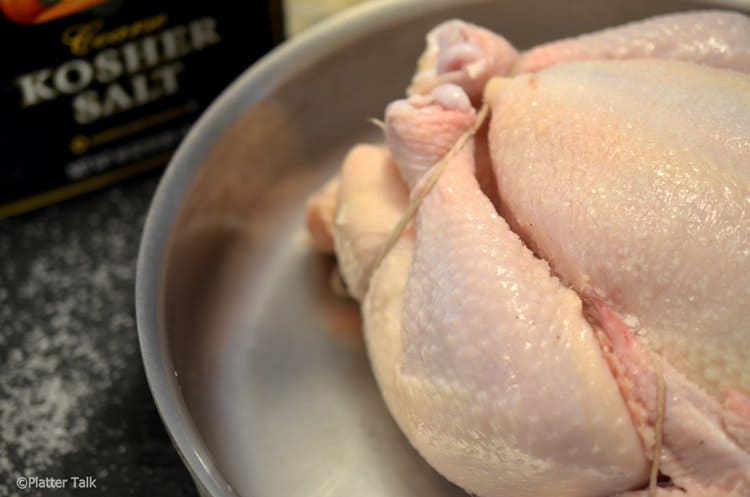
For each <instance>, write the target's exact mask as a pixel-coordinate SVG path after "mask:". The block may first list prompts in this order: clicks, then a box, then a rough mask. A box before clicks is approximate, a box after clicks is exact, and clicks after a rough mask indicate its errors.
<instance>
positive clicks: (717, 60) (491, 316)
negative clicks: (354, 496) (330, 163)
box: [307, 11, 750, 497]
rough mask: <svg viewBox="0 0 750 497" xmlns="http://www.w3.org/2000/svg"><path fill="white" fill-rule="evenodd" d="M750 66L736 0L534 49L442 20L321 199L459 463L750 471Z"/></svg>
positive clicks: (394, 348)
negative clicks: (381, 139) (381, 129)
mask: <svg viewBox="0 0 750 497" xmlns="http://www.w3.org/2000/svg"><path fill="white" fill-rule="evenodd" d="M748 73H750V19H748V18H747V17H744V16H742V15H740V14H736V13H731V12H722V11H708V12H690V13H682V14H673V15H667V16H662V17H657V18H653V19H649V20H645V21H641V22H639V23H633V24H629V25H625V26H622V27H618V28H613V29H608V30H604V31H601V32H598V33H593V34H588V35H584V36H581V37H578V38H575V39H570V40H563V41H558V42H553V43H549V44H546V45H543V46H540V47H536V48H533V49H531V50H529V51H526V52H524V53H518V52H517V51H516V50H515V49H514V48H513V47H512V46H511V44H510V43H509V42H508V41H506V40H505V39H503V38H502V37H500V36H499V35H496V34H494V33H492V32H490V31H487V30H485V29H482V28H480V27H477V26H473V25H470V24H467V23H464V22H461V21H449V22H446V23H444V24H442V25H440V26H438V27H436V28H435V29H434V30H433V31H432V32H430V33H429V34H428V36H427V48H426V50H425V52H424V54H423V55H422V57H421V58H420V60H419V63H418V66H417V72H416V74H415V76H414V78H413V81H412V84H411V86H410V87H409V90H408V94H409V97H408V98H407V99H403V100H398V101H395V102H392V103H391V104H390V105H389V106H388V107H387V109H386V111H385V142H386V143H385V144H384V145H358V146H356V147H354V148H353V149H352V151H351V152H350V153H349V155H348V157H347V158H346V159H345V161H344V164H343V166H342V169H341V172H340V174H338V175H337V177H335V178H333V179H332V180H331V181H330V182H329V183H328V184H327V185H326V186H325V187H323V188H322V189H321V190H320V191H319V192H318V193H317V194H316V195H314V196H313V197H312V198H311V199H310V201H309V203H308V212H307V216H308V225H309V229H310V232H311V234H312V237H313V240H314V242H315V245H316V246H317V247H318V249H319V250H321V251H323V252H334V253H335V254H336V257H337V259H338V264H339V270H340V273H341V275H342V276H343V279H344V281H345V283H346V285H347V288H348V290H349V292H350V293H351V294H352V296H353V297H354V298H356V299H357V300H358V301H359V302H360V303H361V305H362V314H363V319H364V328H365V329H364V331H365V339H366V343H367V349H368V354H369V356H370V360H371V363H372V367H373V370H374V373H375V376H376V379H377V381H378V385H379V387H380V389H381V392H382V394H383V397H384V399H385V401H386V403H387V405H388V408H389V410H390V412H391V413H392V415H393V417H394V418H395V419H396V421H397V423H398V424H399V426H400V428H401V429H402V430H403V432H404V433H405V434H406V436H407V437H408V439H409V441H410V442H411V443H412V445H414V447H415V448H416V449H417V450H418V451H419V452H420V453H421V454H422V456H423V457H424V458H425V459H426V460H427V461H428V462H429V463H430V464H431V465H432V466H433V467H434V468H436V469H437V470H438V471H439V472H440V473H442V474H443V475H444V476H445V477H446V478H448V479H449V480H451V481H453V482H454V483H456V484H458V485H460V486H461V487H463V488H464V489H466V490H467V491H469V492H471V493H473V494H475V495H479V496H482V497H610V496H615V495H628V496H630V495H632V496H636V495H644V496H645V495H660V496H680V495H685V496H689V497H748V496H750V76H748ZM483 103H484V104H485V105H486V106H487V108H488V109H489V112H490V118H489V121H488V123H485V125H484V126H482V127H480V128H479V130H478V132H477V133H476V134H475V135H474V136H471V137H469V135H468V134H467V130H470V128H471V127H472V126H474V125H475V120H476V119H477V116H478V112H477V108H478V107H479V106H480V105H482V104H483ZM467 137H468V140H467V141H466V143H465V145H463V146H459V147H454V144H456V143H457V142H458V141H459V139H461V138H463V139H466V138H467ZM460 143H461V142H459V145H460ZM452 147H454V148H455V150H451V148H452ZM449 151H450V153H449ZM446 156H447V159H446V160H447V163H446V165H445V168H444V169H441V170H440V171H437V169H436V168H437V167H439V165H440V164H441V160H442V159H443V158H444V157H446ZM442 162H444V160H443V161H442ZM436 164H437V165H436ZM431 180H436V181H435V182H434V186H430V181H431ZM410 205H414V206H416V214H415V216H414V219H413V222H411V223H409V224H408V225H406V227H405V229H403V230H401V231H400V232H397V234H398V235H399V236H398V238H396V239H395V243H394V244H393V245H392V246H391V247H390V248H389V249H388V250H387V252H383V247H384V246H385V244H386V241H387V239H388V237H389V234H391V232H392V231H393V229H394V226H396V225H397V223H399V221H400V220H401V219H402V218H403V217H404V215H405V213H406V212H407V209H408V207H409V206H410ZM381 252H382V253H384V254H385V255H384V256H383V257H381ZM654 459H656V460H654ZM657 468H658V470H659V474H658V481H657V478H656V476H657V473H656V469H657Z"/></svg>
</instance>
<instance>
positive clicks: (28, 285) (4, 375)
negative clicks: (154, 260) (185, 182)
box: [0, 174, 197, 496]
mask: <svg viewBox="0 0 750 497" xmlns="http://www.w3.org/2000/svg"><path fill="white" fill-rule="evenodd" d="M157 180H158V175H156V174H151V175H150V176H147V177H141V178H138V179H134V180H131V181H129V182H126V183H124V184H121V185H118V186H116V187H112V188H109V189H106V190H103V191H100V192H97V193H93V194H90V195H87V196H85V197H81V198H78V199H74V200H71V201H68V202H65V203H63V204H60V205H56V206H53V207H49V208H46V209H42V210H40V211H37V212H33V213H29V214H26V215H23V216H19V217H15V218H11V219H7V220H4V221H0V260H2V262H1V263H0V440H1V441H2V443H1V444H0V496H15V495H28V496H48V495H54V496H68V495H107V496H144V495H163V496H195V495H197V492H196V491H195V489H194V487H193V484H192V481H191V479H190V475H189V474H188V472H187V470H186V469H185V468H184V467H183V465H182V462H181V460H180V458H179V456H178V455H177V452H176V451H175V450H174V448H173V447H172V445H171V442H170V440H169V437H168V435H167V433H166V431H165V429H164V427H163V425H162V422H161V419H160V418H159V415H158V413H157V411H156V407H155V406H154V403H153V401H152V399H151V394H150V392H149V389H148V385H147V384H146V378H145V376H144V373H143V368H142V365H141V357H140V352H139V349H138V338H137V334H136V327H135V312H134V303H133V297H134V296H133V284H134V277H135V261H136V257H137V252H138V242H139V239H140V236H141V229H142V226H143V221H144V217H145V214H146V210H147V208H148V205H149V201H150V199H151V196H152V194H153V192H154V190H155V188H156V184H157ZM21 476H26V477H32V476H37V477H43V478H46V477H51V478H72V477H74V476H79V477H87V476H89V477H92V478H95V479H96V482H95V484H96V488H95V489H86V490H84V489H80V488H78V489H74V488H70V487H71V486H72V484H73V482H72V480H70V481H69V482H68V484H67V486H66V488H62V489H28V490H25V491H24V490H22V489H19V488H18V487H17V485H16V479H17V478H18V477H21Z"/></svg>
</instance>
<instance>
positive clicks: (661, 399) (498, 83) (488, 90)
mask: <svg viewBox="0 0 750 497" xmlns="http://www.w3.org/2000/svg"><path fill="white" fill-rule="evenodd" d="M503 82H504V80H503V78H496V79H495V78H493V79H492V80H490V81H489V82H488V83H487V84H486V85H485V91H484V98H483V100H484V102H483V103H482V106H481V107H480V109H479V112H478V113H477V116H476V118H475V119H474V122H473V123H472V125H471V126H470V127H469V128H468V129H467V130H466V131H465V132H464V133H463V134H462V135H461V136H459V137H458V139H457V140H456V142H455V143H454V144H453V146H452V147H451V148H450V149H449V150H448V152H447V153H446V154H445V155H444V156H443V157H442V158H441V159H440V160H439V161H438V162H437V163H435V165H434V166H432V168H431V170H430V173H429V174H430V176H429V178H428V179H427V181H426V182H425V184H424V186H423V187H422V188H421V189H420V190H419V191H418V192H417V194H416V195H415V196H414V198H412V199H411V201H410V202H409V205H408V207H407V209H406V211H405V212H404V214H403V215H402V216H401V219H399V221H398V223H396V225H395V226H394V227H393V229H391V232H390V233H389V234H388V238H387V239H386V241H385V243H384V244H383V248H382V249H381V250H380V252H379V254H378V256H377V257H376V258H375V260H374V261H373V262H372V264H371V265H370V267H369V268H368V270H367V271H365V278H364V285H365V287H364V291H363V293H362V295H364V294H366V293H367V290H368V289H369V287H370V281H371V280H372V276H373V274H375V271H377V269H378V268H379V267H380V265H381V264H382V263H383V260H384V259H385V258H386V257H387V256H388V254H389V253H390V251H391V249H393V246H394V245H395V244H396V242H397V241H398V239H399V238H400V237H401V234H402V233H403V232H404V230H405V229H406V227H407V226H408V224H409V223H410V222H411V221H412V219H414V216H415V215H416V213H417V210H418V209H419V207H420V206H421V205H422V202H423V201H424V199H425V198H426V197H427V195H429V194H430V192H431V191H432V189H433V188H434V187H435V184H437V182H438V180H439V179H440V176H442V174H443V172H444V171H445V168H446V167H447V166H448V164H449V163H450V161H451V160H452V159H453V158H454V157H455V156H456V154H458V152H460V151H461V149H462V148H464V146H466V143H467V142H468V141H469V140H470V139H471V138H472V137H473V136H474V135H475V134H476V133H477V130H479V128H480V127H481V126H482V124H484V121H485V120H486V119H487V115H488V114H489V110H490V109H489V104H488V103H487V101H488V100H489V99H490V97H491V96H492V95H493V94H494V93H496V92H497V91H499V90H500V89H501V87H502V85H503ZM370 122H372V123H373V124H374V125H376V126H377V127H379V128H381V129H383V130H385V124H384V123H383V122H382V121H379V120H377V119H371V120H370ZM340 278H341V277H340V275H338V274H337V275H336V279H339V280H340ZM339 290H340V291H341V287H340V285H339ZM648 352H649V355H650V357H651V362H652V364H653V367H654V371H655V373H656V396H657V398H656V424H655V426H654V450H653V454H652V461H651V474H650V476H649V485H648V497H656V491H657V488H658V477H659V462H660V458H661V450H662V441H663V436H664V415H665V403H666V397H665V395H666V385H665V382H664V370H663V368H662V363H661V360H660V359H659V358H658V357H657V356H656V354H654V352H652V351H651V350H649V351H648Z"/></svg>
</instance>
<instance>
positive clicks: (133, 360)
mask: <svg viewBox="0 0 750 497" xmlns="http://www.w3.org/2000/svg"><path fill="white" fill-rule="evenodd" d="M357 1H358V0H287V2H285V6H286V9H287V25H288V26H289V31H290V33H291V34H295V33H297V32H299V31H301V30H302V29H304V27H305V26H308V25H309V24H311V23H313V22H315V21H317V20H319V19H321V18H322V17H325V16H326V15H328V14H329V13H331V12H332V11H335V10H337V9H340V8H342V7H344V6H347V5H351V4H354V3H357ZM359 1H361V0H359ZM158 179H159V173H151V174H150V175H147V176H142V177H139V178H136V179H132V180H129V181H127V182H125V183H122V184H120V185H117V186H114V187H110V188H107V189H105V190H102V191H99V192H95V193H91V194H88V195H86V196H83V197H80V198H77V199H73V200H69V201H67V202H64V203H62V204H59V205H55V206H52V207H47V208H44V209H41V210H39V211H36V212H32V213H28V214H24V215H21V216H17V217H15V218H11V219H6V220H1V221H0V497H5V496H16V495H19V496H40V497H41V496H43V497H46V496H55V497H65V496H73V495H75V496H80V495H107V496H112V497H119V496H139V497H140V496H146V495H159V496H165V497H185V496H196V495H198V494H197V492H196V490H195V487H194V486H193V483H192V480H191V478H190V475H189V473H188V471H187V470H186V469H185V467H184V466H183V465H182V462H181V460H180V457H179V455H178V454H177V452H176V451H175V449H174V448H173V446H172V444H171V441H170V439H169V436H168V435H167V433H166V430H165V429H164V426H163V424H162V422H161V419H160V417H159V414H158V412H157V411H156V407H155V405H154V403H153V400H152V398H151V394H150V391H149V388H148V385H147V383H146V378H145V376H144V372H143V367H142V363H141V357H140V351H139V348H138V337H137V332H136V325H135V310H134V295H133V293H134V280H135V264H136V258H137V253H138V243H139V241H140V236H141V230H142V228H143V222H144V219H145V215H146V212H147V209H148V206H149V203H150V200H151V197H152V195H153V193H154V190H155V189H156V185H157V183H158ZM34 476H36V477H39V478H67V479H68V481H67V483H66V486H65V488H47V489H42V488H35V489H26V490H24V489H21V488H19V487H18V484H17V479H18V478H19V477H34ZM73 477H81V478H85V477H90V478H93V479H95V482H94V483H95V488H90V489H83V488H80V486H81V484H82V483H85V480H77V481H76V482H74V481H73V480H72V478H73ZM58 481H59V480H58ZM90 482H91V480H89V484H90ZM74 483H75V484H76V485H77V486H78V487H79V488H73V486H74ZM37 486H38V485H37Z"/></svg>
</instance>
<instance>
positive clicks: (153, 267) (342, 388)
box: [136, 0, 750, 497]
mask: <svg viewBox="0 0 750 497" xmlns="http://www.w3.org/2000/svg"><path fill="white" fill-rule="evenodd" d="M717 5H718V6H725V7H731V6H733V7H735V8H740V9H743V8H744V10H749V9H750V6H749V5H748V2H740V1H736V2H732V3H730V2H710V3H709V2H689V1H677V0H672V1H658V2H657V1H651V0H618V1H608V2H602V1H600V0H575V1H569V2H558V1H554V0H547V1H545V0H499V1H491V0H470V1H460V2H459V1H455V2H450V1H433V2H408V1H379V2H373V3H370V4H366V5H364V6H362V7H360V8H358V9H355V10H352V11H350V12H349V13H346V14H344V15H342V16H340V17H336V18H334V19H332V20H330V21H329V22H326V23H324V24H322V25H320V26H318V27H316V28H314V29H312V30H310V31H309V32H307V33H306V34H304V35H302V36H300V37H299V38H296V39H294V40H292V41H291V42H288V43H286V44H285V45H284V46H282V47H280V48H279V49H278V50H276V51H274V52H273V53H272V54H270V55H269V56H268V57H266V58H265V59H263V60H262V61H261V62H259V63H258V64H256V65H255V66H254V67H252V68H250V69H249V70H248V71H246V72H245V73H244V74H243V75H242V76H241V77H240V78H239V79H238V80H237V81H235V82H234V84H232V86H230V87H229V88H228V89H227V90H226V91H225V92H224V93H223V94H222V95H221V97H220V98H219V99H218V100H217V101H216V102H215V103H214V104H213V105H212V106H211V107H210V109H209V110H208V111H207V112H206V113H205V115H204V116H203V117H202V118H201V119H200V121H199V122H198V123H197V124H196V125H195V127H194V128H193V129H192V131H191V132H190V134H189V135H188V137H187V138H186V140H185V141H184V143H183V144H182V146H181V147H180V149H179V151H178V153H177V154H176V156H175V157H174V159H173V161H172V163H171V164H170V166H169V168H168V170H167V172H166V174H165V176H164V178H163V180H162V182H161V185H160V186H159V189H158V192H157V194H156V197H155V198H154V201H153V205H152V206H151V211H150V213H149V216H148V219H147V222H146V228H145V232H144V237H143V242H142V245H141V252H140V259H139V261H138V278H137V288H136V299H137V311H138V328H139V334H140V341H141V348H142V353H143V360H144V363H145V368H146V373H147V375H148V380H149V383H150V385H151V389H152V391H153V395H154V399H155V400H156V403H157V405H158V408H159V411H160V412H161V415H162V417H163V419H164V422H165V424H166V425H167V428H168V429H169V432H170V434H171V436H172V438H173V440H174V443H175V446H176V447H177V449H178V451H179V452H180V453H181V454H182V457H183V458H184V461H185V464H186V465H187V466H188V468H189V469H190V471H191V472H192V474H193V476H194V478H195V480H196V483H197V485H198V487H199V488H200V489H201V490H202V491H203V492H204V493H205V494H206V495H211V496H215V497H219V496H230V495H242V496H245V497H271V496H278V497H290V496H299V497H301V496H357V497H368V496H384V495H388V496H389V497H400V496H407V495H413V496H428V495H429V496H451V495H463V493H462V492H461V490H459V489H458V488H456V487H454V486H452V485H451V484H449V483H448V482H446V481H445V480H444V479H443V478H441V477H440V476H439V475H438V474H437V473H435V472H434V471H433V470H431V469H430V467H429V466H427V464H426V463H425V462H423V461H422V459H421V458H420V456H419V455H418V454H417V453H416V452H415V451H414V450H413V449H412V448H411V447H410V446H409V444H408V443H407V441H406V440H405V438H404V437H403V436H402V435H401V434H400V432H399V431H398V429H397V427H396V426H395V424H394V423H393V421H392V420H391V418H390V416H389V415H388V412H387V411H386V409H385V406H384V404H383V403H382V401H381V398H380V395H379V393H378V390H377V387H376V385H375V383H374V381H373V378H372V375H371V373H370V369H369V365H368V363H367V359H366V356H365V350H364V347H363V342H362V338H361V334H360V331H359V320H358V314H357V309H356V307H355V306H353V305H352V304H351V303H348V302H345V301H342V300H340V299H338V298H336V297H335V296H334V295H332V294H331V292H330V291H329V289H328V284H327V274H328V271H329V270H330V268H331V265H332V261H330V260H327V259H325V258H321V257H319V256H317V255H315V254H313V253H312V251H311V250H310V247H309V245H308V243H307V239H306V236H305V233H304V229H303V226H302V211H303V205H304V200H305V197H306V196H307V195H308V194H309V193H310V192H311V191H312V190H313V189H315V188H316V187H317V186H319V185H320V184H321V183H322V182H323V180H324V179H325V178H326V177H327V176H328V175H329V174H331V173H332V172H333V171H334V170H335V169H336V167H337V166H338V165H339V163H340V161H341V159H342V157H343V155H344V153H345V152H346V150H347V148H348V147H349V146H351V145H352V144H354V143H356V142H359V141H378V140H379V139H380V136H379V134H378V131H377V129H376V128H374V127H373V126H372V125H370V124H368V122H367V118H369V117H374V116H381V115H382V112H383V108H384V106H385V104H386V103H387V102H388V101H390V100H392V99H394V98H397V97H399V96H401V95H402V94H403V90H404V88H405V86H406V84H407V82H408V80H409V76H410V74H411V72H412V71H413V68H414V63H415V60H416V57H417V55H418V54H419V52H420V51H421V50H422V48H423V45H424V34H425V33H426V31H427V30H428V29H429V28H430V27H432V26H433V25H435V24H436V23H438V22H440V21H441V20H445V19H448V18H452V17H460V18H463V19H465V20H468V21H473V22H476V23H479V24H482V25H484V26H487V27H489V28H492V29H495V30H497V31H499V32H501V33H503V34H504V35H505V36H506V37H508V38H509V39H510V40H511V41H512V42H513V43H514V44H515V45H516V46H517V47H521V48H523V47H528V46H531V45H533V44H536V43H539V42H543V41H547V40H551V39H554V38H558V37H562V36H566V35H572V34H577V33H583V32H586V31H591V30H594V29H597V28H601V27H604V26H612V25H616V24H621V23H623V22H626V21H629V20H633V19H639V18H644V17H648V16H651V15H655V14H658V13H664V12H669V11H676V10H684V9H690V8H705V7H712V6H713V7H715V6H717ZM743 6H744V7H743Z"/></svg>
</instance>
